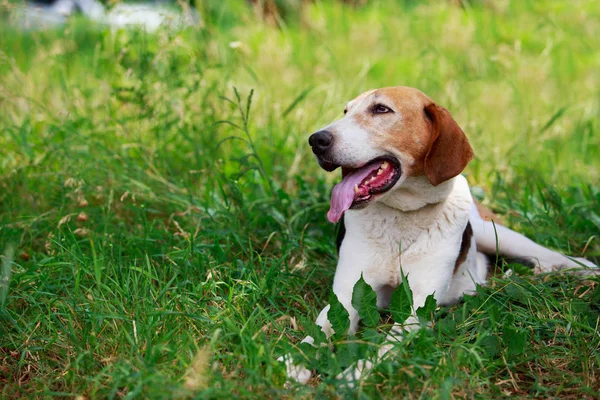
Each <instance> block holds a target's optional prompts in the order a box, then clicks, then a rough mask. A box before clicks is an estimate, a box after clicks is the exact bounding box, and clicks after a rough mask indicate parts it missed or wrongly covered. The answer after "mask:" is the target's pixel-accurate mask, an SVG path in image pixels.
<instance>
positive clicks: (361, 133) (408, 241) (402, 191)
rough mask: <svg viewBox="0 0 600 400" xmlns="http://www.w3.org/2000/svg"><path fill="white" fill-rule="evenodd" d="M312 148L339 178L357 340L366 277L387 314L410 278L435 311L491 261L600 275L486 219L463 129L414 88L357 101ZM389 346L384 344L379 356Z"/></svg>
mask: <svg viewBox="0 0 600 400" xmlns="http://www.w3.org/2000/svg"><path fill="white" fill-rule="evenodd" d="M309 144H310V146H311V147H312V151H313V153H314V155H315V156H316V158H317V161H318V162H319V165H320V166H321V167H322V168H323V169H324V170H326V171H329V172H331V171H334V170H336V169H338V168H341V172H342V181H341V182H340V183H338V184H337V185H336V186H335V187H334V188H333V192H332V195H331V204H330V209H329V212H328V213H327V218H328V220H329V221H330V222H333V223H339V224H340V229H339V234H338V240H337V245H338V252H339V260H338V264H337V268H336V272H335V277H334V281H333V291H334V293H335V294H336V296H337V298H338V299H339V301H340V302H341V303H342V305H343V306H344V307H345V308H346V310H347V311H348V313H349V318H350V328H349V333H351V334H352V333H354V332H356V330H357V328H358V323H359V315H358V312H357V311H356V310H355V309H354V308H353V306H352V290H353V288H354V285H355V283H356V282H357V281H358V280H359V279H360V277H361V276H362V277H363V278H364V280H365V281H366V283H368V284H369V285H370V286H371V287H372V288H373V290H375V292H376V293H377V306H378V307H382V308H383V307H388V306H389V303H390V299H391V296H392V293H393V292H394V290H395V289H396V288H397V287H398V286H399V285H400V283H401V279H402V276H404V277H406V279H408V283H409V285H410V287H411V289H412V292H413V305H414V309H415V310H416V309H417V308H419V307H421V306H423V305H424V303H425V300H426V298H427V296H429V295H431V294H433V295H434V297H435V299H436V301H437V304H438V305H451V304H454V303H456V302H458V301H459V300H460V299H461V298H462V297H463V296H464V295H470V294H474V293H475V290H476V286H477V285H484V284H485V283H486V278H487V275H488V267H489V265H488V264H489V263H488V258H487V255H501V256H504V257H507V258H516V259H520V260H523V259H526V260H529V261H530V263H531V264H533V266H534V271H535V272H536V273H545V272H551V271H557V270H562V269H572V270H573V271H575V272H577V273H581V274H589V273H597V272H598V270H597V267H596V265H595V264H593V263H591V262H589V261H587V260H585V259H582V258H570V257H567V256H565V255H563V254H560V253H557V252H555V251H552V250H550V249H547V248H545V247H543V246H540V245H538V244H536V243H534V242H533V241H531V240H529V239H527V238H526V237H525V236H523V235H521V234H519V233H517V232H514V231H512V230H510V229H508V228H506V227H504V226H501V225H498V224H495V223H494V222H492V221H491V220H489V218H483V217H482V214H480V212H479V211H478V205H477V204H476V203H475V202H474V200H473V197H472V195H471V192H470V189H469V185H468V183H467V180H466V179H465V178H464V177H463V176H462V175H461V172H462V171H463V170H464V169H465V167H466V166H467V164H468V163H469V161H471V159H472V158H473V156H474V153H473V149H472V148H471V146H470V144H469V141H468V139H467V137H466V135H465V133H464V132H463V131H462V129H461V128H460V127H459V126H458V124H457V123H456V121H455V120H454V119H453V118H452V116H451V114H450V112H449V111H448V110H447V109H445V108H443V107H441V106H439V105H437V104H436V103H435V102H434V101H433V100H432V99H431V98H429V97H428V96H427V95H425V94H424V93H422V92H421V91H419V90H417V89H413V88H409V87H386V88H382V89H376V90H371V91H368V92H365V93H363V94H361V95H359V96H358V97H356V98H355V99H354V100H351V101H350V102H349V103H348V104H347V105H346V108H345V109H344V116H343V117H342V118H341V119H339V120H337V121H335V122H333V123H331V124H330V125H328V126H326V127H325V128H323V129H321V130H319V131H318V132H316V133H314V134H312V135H311V136H310V138H309ZM589 268H596V270H593V269H592V270H590V269H589ZM328 310H329V305H328V306H326V307H325V308H324V309H323V310H322V311H321V313H320V314H319V316H318V318H317V321H316V323H317V325H319V326H320V327H321V329H322V331H323V332H324V333H325V334H326V336H327V337H330V336H331V335H332V334H333V333H334V332H333V330H332V327H331V323H330V322H329V321H328V320H327V312H328ZM416 322H417V319H416V317H415V316H414V315H413V316H412V317H411V318H409V320H408V321H407V322H405V324H404V325H403V326H399V325H398V324H396V325H394V326H393V327H392V329H391V330H390V334H389V336H388V339H389V342H393V341H394V340H398V339H399V338H401V337H402V333H403V332H404V330H406V329H410V327H411V326H416V325H417V324H416ZM303 342H309V343H313V339H312V338H311V337H307V338H305V339H304V340H303ZM391 347H392V345H391V344H388V345H385V346H383V347H382V348H381V349H380V350H379V356H380V357H383V356H385V354H386V353H387V352H388V351H389V350H390V349H391ZM280 360H281V361H285V363H286V370H287V374H288V377H289V378H290V379H293V380H296V381H298V382H301V383H306V382H307V381H308V380H309V378H310V376H311V372H310V371H308V370H307V369H306V368H304V367H303V366H301V365H294V364H293V363H292V362H291V358H289V357H288V358H286V357H280ZM371 367H372V363H371V361H367V360H357V364H356V366H354V367H351V368H350V369H348V370H347V371H346V372H344V373H343V374H342V376H341V378H344V379H346V380H356V379H360V378H361V376H363V375H364V373H365V372H366V371H368V370H369V369H370V368H371Z"/></svg>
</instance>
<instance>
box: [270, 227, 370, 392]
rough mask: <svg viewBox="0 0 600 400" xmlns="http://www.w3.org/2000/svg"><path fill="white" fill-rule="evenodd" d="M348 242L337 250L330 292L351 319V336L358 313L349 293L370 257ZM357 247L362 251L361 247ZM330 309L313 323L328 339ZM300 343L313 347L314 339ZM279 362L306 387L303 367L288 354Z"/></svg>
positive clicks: (309, 338)
mask: <svg viewBox="0 0 600 400" xmlns="http://www.w3.org/2000/svg"><path fill="white" fill-rule="evenodd" d="M351 241H352V239H350V238H347V239H346V240H345V241H344V243H343V244H342V246H341V248H340V259H339V262H338V265H337V268H336V271H335V278H334V281H333V292H334V293H335V295H336V297H337V299H338V301H339V302H340V303H341V304H342V305H343V306H344V308H345V309H346V311H348V316H349V318H350V327H349V328H348V332H349V333H351V334H352V333H355V332H356V330H357V329H358V322H359V320H360V318H359V316H358V312H357V311H356V310H355V309H354V307H352V290H353V289H354V285H355V284H356V282H358V280H359V279H360V276H361V274H362V272H363V270H364V269H365V268H366V266H368V265H369V262H370V259H369V255H370V254H372V252H371V251H369V250H366V249H364V251H360V252H358V253H357V252H356V250H357V247H356V245H357V244H354V245H353V244H352V243H351ZM359 245H360V246H363V247H364V244H363V243H361V244H359ZM330 307H331V306H330V305H329V304H327V305H326V306H325V307H324V308H323V310H321V312H320V313H319V316H318V317H317V320H316V324H317V325H318V326H320V327H321V331H322V332H323V333H325V336H326V337H327V339H329V338H330V337H331V336H332V335H333V334H334V333H335V332H334V330H333V327H332V326H331V322H330V321H329V318H328V316H327V315H328V312H329V309H330ZM301 343H309V344H313V343H314V338H313V337H312V336H306V337H305V338H304V339H303V340H302V342H301ZM278 361H282V362H285V367H286V373H287V376H288V378H289V379H290V380H294V381H297V382H299V383H302V384H305V383H307V382H308V380H309V379H310V378H311V376H312V373H311V371H310V370H308V369H307V368H305V367H304V366H303V365H298V364H294V363H293V360H292V357H291V355H289V354H288V355H285V356H282V357H279V358H278Z"/></svg>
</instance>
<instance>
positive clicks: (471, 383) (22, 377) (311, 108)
mask: <svg viewBox="0 0 600 400" xmlns="http://www.w3.org/2000/svg"><path fill="white" fill-rule="evenodd" d="M497 3H498V4H497V5H495V6H488V5H486V3H485V2H475V1H473V2H470V4H471V5H470V6H467V7H465V8H461V7H455V6H450V5H448V4H446V3H445V2H435V1H432V2H411V1H405V2H398V3H396V2H391V1H389V2H388V1H373V2H372V3H370V4H369V5H368V6H365V7H360V8H352V7H348V6H342V5H339V4H337V3H336V4H334V3H333V2H320V1H317V2H315V4H312V5H308V6H307V7H306V8H305V10H304V14H303V15H302V16H298V17H297V18H295V19H294V18H290V19H288V20H287V25H284V26H282V27H281V29H277V28H274V27H272V26H268V25H264V24H262V23H260V22H258V21H256V20H255V18H254V16H253V14H252V13H251V12H248V10H246V8H245V7H246V6H245V4H244V2H241V1H240V2H216V1H215V2H207V3H202V6H201V7H200V10H201V13H202V15H203V17H204V25H203V26H202V27H200V28H197V29H190V30H187V31H184V32H180V33H167V32H159V33H157V34H155V35H146V34H143V33H141V32H117V33H111V32H110V31H107V30H102V29H100V28H99V27H95V26H91V25H90V24H89V23H88V22H86V21H81V20H75V21H72V22H71V23H70V24H69V26H68V28H67V29H66V30H63V31H54V32H52V31H51V32H34V33H18V32H16V31H14V30H12V29H11V28H9V27H8V25H7V24H5V23H4V22H1V23H0V127H1V128H0V129H1V132H2V133H1V135H0V149H1V150H0V253H1V254H3V255H4V256H3V267H2V270H1V273H0V277H1V278H2V280H1V281H0V393H1V394H0V397H6V398H17V397H24V396H36V397H49V396H51V395H60V396H63V397H70V396H85V398H108V397H119V398H121V397H126V398H144V397H152V398H175V397H182V398H185V397H194V396H197V397H199V398H220V397H254V398H260V397H266V398H291V397H304V398H313V397H319V398H322V397H326V398H329V397H334V396H335V395H336V385H335V381H334V379H333V377H332V376H331V375H330V374H327V373H323V375H322V377H321V378H320V379H317V380H314V381H312V382H311V384H310V385H309V386H307V387H293V388H291V389H287V388H284V380H285V376H284V371H283V368H282V366H281V365H279V363H277V362H276V361H275V360H276V358H277V357H278V356H279V355H282V354H284V353H287V352H288V351H290V350H292V349H293V348H294V346H295V345H296V344H297V343H298V342H299V341H300V340H301V339H302V338H303V337H304V336H305V335H306V334H307V333H311V332H314V331H315V326H314V324H313V322H312V321H314V319H315V317H316V315H317V314H318V312H319V311H320V309H321V307H322V306H323V305H324V304H325V303H326V302H327V301H328V299H329V295H330V287H331V283H332V278H333V272H334V268H335V246H334V241H333V232H334V227H333V226H332V225H330V224H329V223H327V221H326V219H325V212H326V210H327V208H328V201H329V193H330V190H331V187H332V184H333V182H334V181H335V180H336V178H337V176H336V174H326V173H325V172H323V171H321V170H320V169H319V168H318V165H317V163H316V162H315V161H314V159H313V158H312V156H311V153H310V149H309V147H308V145H307V138H308V134H309V133H310V132H312V131H315V130H316V129H318V128H319V127H321V126H323V125H325V124H326V123H328V122H330V121H331V120H333V119H335V118H338V117H340V116H341V114H342V110H343V108H344V105H345V102H346V101H347V100H349V99H350V98H352V97H353V96H355V95H357V94H358V93H360V92H362V91H363V90H367V89H370V88H373V87H380V86H390V85H398V84H401V85H407V86H414V87H418V88H420V89H422V90H423V91H424V92H426V93H428V94H429V95H430V96H432V97H433V98H434V99H436V100H437V101H438V102H439V103H440V104H441V105H444V106H445V107H447V108H449V109H450V110H451V112H452V113H453V115H454V116H455V118H456V120H457V121H458V122H459V124H460V125H461V126H462V127H463V128H464V130H465V132H466V133H467V134H468V136H469V138H470V140H471V142H472V144H473V147H474V149H475V152H476V155H477V158H476V159H475V160H474V161H473V162H472V163H471V164H470V165H469V167H468V168H467V170H466V174H467V176H468V179H469V180H470V182H471V183H472V184H473V185H476V186H479V187H481V188H482V189H483V190H484V192H485V198H484V200H483V202H484V204H486V205H488V206H490V207H491V208H493V209H495V210H496V211H498V212H499V213H500V214H503V215H504V218H505V220H506V221H507V222H508V223H509V225H510V226H512V227H514V228H516V229H518V230H520V231H522V232H524V233H526V234H527V235H528V236H530V237H532V238H533V239H535V240H537V241H538V242H540V243H543V244H545V245H548V246H550V247H553V248H556V249H560V250H562V251H565V252H568V253H570V254H573V255H577V256H581V255H584V256H586V257H588V258H590V259H593V260H596V261H598V260H599V258H600V238H599V237H598V236H599V232H600V185H599V178H600V177H599V171H600V157H598V151H599V149H600V122H599V117H600V90H599V89H598V88H599V87H600V73H599V72H598V71H600V57H599V53H598V51H597V49H599V48H600V23H599V22H598V21H600V6H599V5H598V3H597V2H596V1H592V0H589V1H584V0H582V1H578V2H575V3H571V2H561V1H533V0H532V1H525V0H523V1H513V2H497ZM234 88H236V90H237V93H239V99H238V98H237V97H236V90H235V89H234ZM252 89H254V94H253V96H252V99H251V100H252V101H251V104H250V102H249V97H250V93H251V90H252ZM223 121H226V122H223ZM11 254H14V258H13V262H12V263H11ZM599 283H600V281H599V280H598V279H597V278H595V279H593V280H590V281H582V280H581V279H579V278H574V277H568V276H562V275H561V276H557V275H554V276H531V275H527V274H525V273H523V274H521V275H520V276H514V277H512V278H502V277H498V278H494V279H492V281H491V282H490V284H489V286H487V287H486V288H483V289H481V293H480V294H479V295H478V296H476V297H474V298H471V299H468V300H466V301H465V302H463V303H461V304H459V305H457V306H455V307H452V308H442V309H438V310H437V311H436V313H435V316H434V317H435V318H434V327H433V329H431V330H421V331H419V332H418V333H416V334H414V335H413V336H411V337H410V338H409V339H408V340H406V341H404V342H402V343H401V344H400V345H398V349H397V351H398V353H399V355H398V357H396V358H395V359H394V360H390V361H388V362H386V363H383V364H382V365H381V366H380V367H378V369H377V370H376V371H375V373H374V374H373V375H372V376H371V378H370V379H369V380H367V381H365V382H364V383H363V384H362V385H361V387H360V389H357V390H356V391H355V393H354V395H356V396H360V397H362V398H367V397H381V396H383V397H385V398H391V397H394V396H397V397H411V398H412V397H422V398H430V397H436V398H451V397H466V398H472V397H480V398H490V397H501V396H503V395H509V394H510V395H518V396H531V397H570V398H577V399H579V398H585V397H587V398H594V397H597V395H598V393H599V391H600V385H599V384H598V382H600V355H599V354H600V339H599V335H600V330H599V326H600V308H599V306H598V304H600V284H599Z"/></svg>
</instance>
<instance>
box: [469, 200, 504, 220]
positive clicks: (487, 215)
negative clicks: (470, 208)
mask: <svg viewBox="0 0 600 400" xmlns="http://www.w3.org/2000/svg"><path fill="white" fill-rule="evenodd" d="M475 206H476V207H477V212H478V213H479V216H480V217H481V218H482V219H483V220H484V221H494V223H496V224H497V225H504V222H503V221H502V218H500V217H499V216H497V215H496V214H494V212H493V211H492V210H490V209H489V208H486V207H484V206H482V205H481V204H480V203H479V202H478V201H477V200H475Z"/></svg>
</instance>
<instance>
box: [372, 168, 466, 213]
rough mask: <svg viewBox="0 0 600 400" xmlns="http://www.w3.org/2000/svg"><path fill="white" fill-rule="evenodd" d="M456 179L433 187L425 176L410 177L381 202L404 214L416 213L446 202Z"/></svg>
mask: <svg viewBox="0 0 600 400" xmlns="http://www.w3.org/2000/svg"><path fill="white" fill-rule="evenodd" d="M455 181H456V178H452V179H450V180H447V181H446V182H443V183H440V184H439V185H437V186H433V185H432V184H431V183H429V181H428V180H427V178H426V177H425V176H416V177H408V178H406V179H405V180H404V182H402V184H401V185H400V187H398V188H397V189H395V190H393V191H392V192H390V193H388V194H387V196H385V198H383V199H381V202H382V203H383V204H385V205H387V206H388V207H390V208H393V209H396V210H398V211H402V212H408V211H415V210H419V209H421V208H423V207H426V206H428V205H430V204H437V203H439V202H441V201H444V200H445V199H446V198H447V197H448V196H449V195H450V193H451V192H452V189H453V188H454V183H455Z"/></svg>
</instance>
